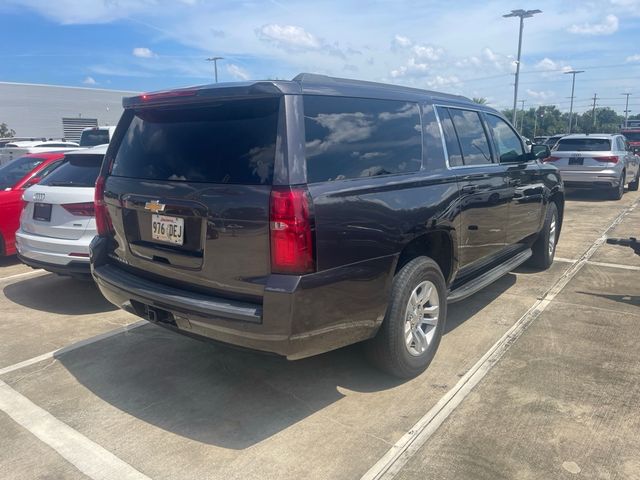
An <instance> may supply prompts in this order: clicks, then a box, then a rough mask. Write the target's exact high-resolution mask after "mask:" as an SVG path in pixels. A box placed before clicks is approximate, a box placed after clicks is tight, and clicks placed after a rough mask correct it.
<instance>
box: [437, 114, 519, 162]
mask: <svg viewBox="0 0 640 480" xmlns="http://www.w3.org/2000/svg"><path fill="white" fill-rule="evenodd" d="M432 106H433V111H434V112H435V114H436V120H437V122H438V128H439V129H440V140H441V141H442V148H443V149H444V160H445V164H446V166H447V169H448V170H464V169H469V168H487V167H499V166H501V165H502V164H501V163H500V162H491V163H484V164H482V165H460V166H454V167H452V166H451V164H450V163H449V151H448V150H447V142H446V141H445V139H444V130H443V128H442V122H441V121H440V114H439V113H438V108H439V107H441V108H457V109H458V110H469V111H471V112H476V113H477V114H478V115H479V116H480V121H481V122H482V121H483V119H482V115H481V114H482V113H486V112H485V111H484V110H479V109H476V108H467V107H458V106H451V105H444V104H441V103H433V104H432ZM495 116H497V115H495ZM498 118H500V117H498ZM483 128H484V125H483ZM487 133H488V132H486V131H485V136H486V135H487ZM518 137H520V135H518ZM489 141H490V138H488V137H487V145H488V146H489V150H490V152H492V148H491V144H490V143H489ZM520 143H522V139H520ZM523 150H524V148H523Z"/></svg>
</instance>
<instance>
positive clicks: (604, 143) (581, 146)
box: [554, 138, 611, 152]
mask: <svg viewBox="0 0 640 480" xmlns="http://www.w3.org/2000/svg"><path fill="white" fill-rule="evenodd" d="M554 150H556V151H558V152H597V151H603V150H611V141H610V140H608V139H606V138H563V139H561V140H559V141H558V143H557V144H556V146H555V148H554Z"/></svg>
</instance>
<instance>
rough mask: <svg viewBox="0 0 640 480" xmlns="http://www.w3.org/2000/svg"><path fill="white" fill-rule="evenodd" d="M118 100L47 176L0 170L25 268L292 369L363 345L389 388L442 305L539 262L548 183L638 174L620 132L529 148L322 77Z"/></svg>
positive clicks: (475, 117) (559, 204)
mask: <svg viewBox="0 0 640 480" xmlns="http://www.w3.org/2000/svg"><path fill="white" fill-rule="evenodd" d="M124 107H125V110H124V113H123V115H122V118H121V121H120V123H119V126H118V127H117V129H115V131H112V130H110V131H108V132H104V131H91V132H90V133H88V134H87V136H86V138H87V140H86V141H87V142H88V141H89V140H88V139H89V138H99V139H101V140H104V139H105V138H106V139H108V140H109V141H110V144H109V146H108V147H107V146H98V147H94V148H91V149H85V150H75V151H71V152H66V153H65V154H48V155H50V156H51V157H50V158H48V159H47V160H48V161H49V162H55V161H58V162H59V165H56V166H57V167H59V168H56V169H55V170H53V172H52V173H50V172H46V173H49V174H48V175H43V174H42V173H41V172H42V168H46V166H44V167H39V165H41V164H42V162H44V161H45V160H42V161H41V163H40V164H38V167H36V166H34V167H31V169H28V168H27V165H26V163H28V162H29V161H32V162H35V160H32V159H33V158H34V156H33V155H27V156H24V157H21V158H20V159H18V160H14V161H13V162H11V163H9V164H8V165H7V166H6V167H4V168H2V169H0V179H1V178H3V175H4V169H6V168H9V167H13V166H14V165H16V167H14V168H17V165H19V164H21V163H25V167H24V169H23V170H24V171H22V170H21V172H22V176H20V177H19V175H18V174H17V173H16V174H15V175H14V177H15V181H14V183H11V184H10V186H9V187H8V188H9V190H8V192H4V193H9V192H13V191H14V189H15V192H14V195H15V198H20V197H22V199H23V205H24V208H21V218H20V224H19V225H18V224H17V222H16V224H15V225H14V227H9V230H10V229H11V228H13V232H16V230H17V233H16V240H15V245H16V246H17V251H18V255H19V258H20V259H21V260H22V261H23V262H24V263H26V264H28V265H31V266H33V267H35V268H45V269H47V270H49V271H52V272H56V273H62V274H68V275H69V274H70V275H78V276H86V275H87V273H89V272H91V275H92V276H93V279H94V280H95V282H96V283H97V285H98V287H99V288H100V290H101V291H102V293H103V294H104V296H105V297H106V298H107V299H108V300H109V301H111V302H112V303H113V304H115V305H117V306H118V307H120V308H123V309H125V310H127V311H129V312H131V313H133V314H136V315H138V316H141V317H143V318H146V319H148V320H149V321H152V322H154V323H156V324H158V325H161V326H163V327H165V328H168V329H171V330H173V331H175V332H177V333H182V334H187V335H190V336H196V337H201V338H207V339H212V340H216V341H220V342H223V343H227V344H232V345H236V346H240V347H244V348H249V349H254V350H260V351H265V352H271V353H276V354H279V355H284V356H286V357H287V358H290V359H298V358H303V357H307V356H310V355H315V354H318V353H322V352H326V351H329V350H332V349H335V348H338V347H341V346H344V345H348V344H351V343H355V342H361V341H362V342H365V343H366V345H367V352H368V355H369V357H370V358H371V360H372V361H373V362H374V363H375V364H376V365H378V366H379V367H380V368H381V369H383V370H385V371H387V372H389V373H391V374H393V375H396V376H399V377H405V378H406V377H412V376H415V375H417V374H419V373H420V372H421V371H423V370H424V369H425V368H427V366H428V365H429V363H430V362H431V360H432V358H433V356H434V355H435V352H436V350H437V348H438V345H439V342H440V338H441V336H442V333H443V331H444V326H445V322H446V315H447V305H448V304H449V303H453V302H456V301H460V300H463V299H465V298H467V297H468V296H470V295H472V294H473V293H475V292H477V291H479V290H480V289H482V288H484V287H486V286H487V285H489V284H490V283H491V282H493V281H495V280H497V279H498V278H500V277H501V276H503V275H505V274H506V273H508V272H509V271H511V270H513V269H514V268H516V267H518V266H519V265H521V264H524V263H527V264H529V265H530V266H532V267H534V268H538V269H547V268H549V267H550V266H551V264H552V262H553V259H554V255H555V248H556V244H557V241H558V238H559V235H560V232H561V229H562V220H563V216H564V187H565V183H566V184H567V185H571V186H583V185H587V184H588V185H596V186H604V187H606V188H608V189H609V190H610V192H611V196H612V197H613V198H619V197H620V196H621V195H622V192H623V191H624V186H625V184H628V185H629V189H631V190H634V189H637V188H638V177H639V175H640V168H639V164H638V160H640V159H639V158H638V157H637V156H635V155H633V154H632V153H631V152H629V150H628V146H627V144H626V143H625V141H624V137H622V136H621V135H571V136H562V138H558V139H556V140H553V137H551V138H549V139H546V140H545V142H546V144H545V145H540V144H534V145H528V144H527V142H526V141H525V139H523V137H521V136H520V135H519V134H518V133H517V131H516V130H515V129H514V128H513V127H512V126H511V125H510V124H509V122H508V121H507V120H506V119H505V118H504V117H503V116H502V115H501V114H500V113H499V112H497V111H495V110H493V109H492V108H490V107H487V106H484V105H478V104H476V103H474V102H472V101H471V100H469V99H467V98H464V97H461V96H454V95H447V94H442V93H437V92H429V91H421V90H417V89H411V88H404V87H398V86H390V85H383V84H375V83H370V82H358V81H354V80H345V79H336V78H331V77H325V76H317V75H308V74H302V75H299V76H298V77H296V78H295V79H294V80H292V81H280V80H278V81H265V82H253V83H249V82H247V83H242V84H225V85H209V86H204V87H194V88H188V89H179V90H173V91H165V92H157V93H151V94H145V95H141V96H138V97H132V98H129V99H125V101H124ZM105 135H108V136H106V137H105ZM558 140H559V141H558ZM95 141H98V140H95ZM551 142H553V143H551ZM549 145H552V146H553V149H550V147H549ZM56 155H58V156H56ZM23 159H24V160H23ZM47 165H53V163H49V164H47ZM37 168H41V169H40V170H37ZM7 172H9V170H7ZM7 176H8V175H7ZM18 177H19V178H18ZM44 177H46V178H44ZM563 177H564V179H565V182H564V183H563V180H562V178H563ZM12 178H13V177H12ZM29 179H31V185H33V186H31V187H30V188H28V189H26V190H24V187H26V186H29V185H30V184H29ZM34 179H38V181H33V180H34ZM7 185H9V183H7ZM94 185H95V188H94ZM21 205H22V204H21ZM3 235H4V233H3ZM7 236H8V233H7ZM12 248H14V250H15V247H12ZM14 250H8V249H7V248H6V247H5V251H6V252H10V251H14ZM327 305H331V306H332V307H331V308H327Z"/></svg>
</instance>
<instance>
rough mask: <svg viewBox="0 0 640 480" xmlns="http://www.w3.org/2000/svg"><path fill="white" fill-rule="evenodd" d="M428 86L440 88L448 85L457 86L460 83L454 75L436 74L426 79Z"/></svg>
mask: <svg viewBox="0 0 640 480" xmlns="http://www.w3.org/2000/svg"><path fill="white" fill-rule="evenodd" d="M426 84H427V87H428V88H442V87H449V86H459V85H461V82H460V79H459V78H458V77H457V76H455V75H445V76H442V75H436V76H435V77H431V78H429V79H427V81H426Z"/></svg>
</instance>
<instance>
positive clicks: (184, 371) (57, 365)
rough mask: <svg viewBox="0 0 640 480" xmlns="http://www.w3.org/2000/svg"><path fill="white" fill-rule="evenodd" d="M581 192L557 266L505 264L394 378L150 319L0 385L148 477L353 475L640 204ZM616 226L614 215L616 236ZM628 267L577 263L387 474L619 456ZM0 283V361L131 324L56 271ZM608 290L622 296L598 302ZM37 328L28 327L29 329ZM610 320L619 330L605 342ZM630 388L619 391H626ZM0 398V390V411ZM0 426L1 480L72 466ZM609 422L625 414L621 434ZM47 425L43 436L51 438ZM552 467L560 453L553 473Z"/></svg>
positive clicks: (350, 360)
mask: <svg viewBox="0 0 640 480" xmlns="http://www.w3.org/2000/svg"><path fill="white" fill-rule="evenodd" d="M582 195H583V196H581V197H578V198H577V199H571V200H569V201H568V202H567V214H566V220H565V227H564V229H563V233H562V237H561V240H560V244H559V247H558V248H559V251H558V255H559V256H560V257H564V259H565V261H558V262H556V263H555V264H554V265H553V267H552V268H551V269H550V270H549V271H547V272H542V273H536V272H532V271H529V270H527V269H520V270H518V271H517V272H515V273H511V274H509V275H507V276H505V277H504V278H502V279H501V280H500V281H498V282H496V283H495V284H494V285H492V286H490V287H489V288H487V289H485V290H484V291H482V292H480V293H478V294H476V295H474V296H473V297H471V298H469V299H467V300H465V301H464V302H461V303H459V304H454V305H452V306H451V307H450V311H449V320H448V324H447V329H446V333H445V336H444V337H443V340H442V344H441V346H440V350H439V352H438V354H437V355H436V358H435V360H434V362H433V364H432V365H431V366H430V368H429V369H428V370H427V371H426V372H425V373H424V374H423V375H421V376H420V377H418V378H416V379H414V380H411V381H406V382H401V381H396V380H392V379H390V378H388V377H386V376H384V375H382V374H380V373H378V372H376V371H375V370H373V369H372V368H370V367H369V366H368V365H367V363H366V362H365V361H364V360H363V358H362V355H361V349H360V347H359V346H357V345H356V346H352V347H348V348H344V349H341V350H338V351H335V352H331V353H328V354H325V355H321V356H318V357H314V358H310V359H306V360H301V361H297V362H287V361H286V360H283V359H280V358H277V357H269V356H262V355H258V354H254V353H247V352H241V351H236V350H230V349H227V348H223V347H220V346H216V345H212V344H208V343H202V342H199V341H196V340H192V339H189V338H186V337H180V336H177V335H174V334H172V333H171V332H166V331H165V330H163V329H161V328H159V327H155V326H152V325H145V326H142V327H139V328H136V329H134V330H131V331H127V332H126V333H122V334H118V335H114V336H111V337H109V338H106V339H103V340H100V341H96V342H93V343H89V344H87V345H84V346H82V347H80V348H76V349H73V350H69V351H65V352H61V353H58V354H56V355H55V356H54V358H52V359H48V360H47V361H42V362H37V363H34V364H32V365H29V366H26V367H24V368H20V369H16V370H13V371H10V372H7V373H5V374H3V375H0V380H1V381H2V382H4V383H5V385H6V388H7V389H8V390H6V391H8V392H13V393H11V395H17V396H20V398H24V399H25V400H26V401H27V402H29V403H30V404H31V405H33V407H34V408H39V409H43V411H45V412H48V413H49V414H51V415H53V417H55V419H57V421H58V422H60V425H64V426H68V427H70V428H71V429H73V430H74V431H75V432H76V433H77V438H76V441H78V442H80V443H81V444H82V442H86V443H88V444H89V443H90V444H92V445H97V446H99V447H100V448H102V449H104V450H105V451H106V452H109V453H111V454H113V455H115V456H116V458H118V459H120V460H121V461H124V462H126V464H128V465H130V466H131V469H132V471H133V472H134V474H135V472H138V473H140V475H142V474H144V475H146V476H148V477H150V478H154V479H164V478H172V479H173V478H178V479H179V478H225V479H226V478H243V479H251V478H256V479H257V478H260V479H269V478H291V479H294V478H295V479H297V478H344V479H352V478H358V477H360V476H361V475H362V474H364V473H365V472H366V471H367V470H368V469H369V468H370V467H371V466H372V465H374V464H375V463H376V462H377V461H378V459H380V457H381V456H383V455H384V454H385V453H386V452H388V451H389V449H390V448H391V447H392V446H393V445H394V443H395V442H397V441H398V439H400V438H401V437H402V436H403V435H405V434H406V433H407V432H408V431H409V430H411V429H412V427H413V426H414V424H415V423H416V422H417V421H418V420H419V419H420V418H421V417H422V416H423V415H424V414H425V413H426V412H427V411H429V410H430V409H431V408H432V407H433V406H435V405H436V404H437V403H438V402H439V401H440V400H441V399H442V398H443V396H444V395H445V394H446V393H447V392H448V391H450V389H452V387H453V386H454V385H455V384H456V383H457V382H458V381H459V380H460V378H461V377H463V376H464V375H465V374H466V373H467V372H468V371H469V370H470V369H472V367H473V366H474V364H476V362H478V360H479V359H480V358H481V357H483V355H484V354H485V352H487V351H488V350H489V349H490V348H491V347H492V346H493V345H494V344H495V342H496V341H497V340H498V339H500V338H501V337H502V336H503V335H504V334H505V332H507V330H509V329H510V328H511V327H512V326H513V325H514V324H515V323H516V322H518V320H519V319H520V318H521V317H523V315H524V314H525V312H527V311H528V310H529V309H530V307H531V306H532V305H534V304H535V303H536V302H537V301H538V300H539V299H540V298H542V297H544V296H545V294H546V293H547V292H548V291H549V289H550V288H551V287H552V286H553V285H554V284H555V283H556V282H557V281H558V280H559V279H561V278H563V275H565V274H566V272H567V271H568V269H570V268H571V266H572V263H571V262H570V261H569V260H574V259H576V258H579V257H580V256H581V255H582V254H583V253H584V252H585V251H586V250H587V249H588V248H589V246H591V245H592V244H593V242H594V241H595V240H596V239H598V237H600V235H602V233H603V232H604V230H605V229H606V228H607V226H608V225H610V224H611V222H612V221H613V220H614V219H615V218H616V216H617V215H619V214H620V213H621V212H622V211H623V210H624V209H625V207H627V206H629V205H631V203H632V202H634V201H635V200H636V199H638V198H639V195H638V194H637V193H629V194H626V195H625V197H624V198H623V200H622V201H620V202H607V201H602V200H598V201H597V202H596V201H593V199H592V198H590V197H589V196H588V195H587V196H584V194H582ZM633 214H634V215H635V212H633ZM629 218H631V217H629ZM585 224H586V225H588V227H584V226H583V225H585ZM627 225H628V219H626V218H625V220H624V221H623V223H622V224H621V225H620V226H619V228H627ZM600 248H601V249H602V248H609V247H608V246H606V247H600ZM618 248H623V247H618ZM625 250H626V249H625ZM599 251H600V249H599V250H598V251H596V254H597V253H598V252H599ZM561 252H562V253H561ZM593 258H595V255H594V256H593ZM633 275H637V272H635V271H632V270H625V269H620V268H611V267H603V266H600V265H596V264H585V265H584V266H583V267H582V270H580V271H579V272H578V274H577V275H576V276H575V277H574V278H573V280H572V281H571V282H569V284H568V285H567V286H566V287H565V289H564V290H563V291H562V292H560V294H559V295H558V296H557V297H556V298H555V300H554V301H553V302H551V304H550V306H549V308H548V309H547V310H546V311H545V312H544V313H543V314H542V315H541V316H540V317H539V318H537V320H536V321H535V322H534V323H533V324H532V326H531V327H530V328H529V329H528V330H526V331H525V332H524V334H523V335H522V337H520V339H519V340H518V341H517V342H515V344H514V346H512V347H511V350H509V351H508V352H507V354H506V355H505V356H504V357H503V360H501V361H500V362H498V364H497V366H496V367H494V369H493V370H491V371H490V373H489V374H488V376H487V377H486V378H485V379H484V380H483V381H482V382H481V383H480V384H479V385H478V386H477V387H476V389H475V390H473V391H472V392H471V394H470V395H469V396H468V397H467V398H466V399H465V400H464V401H463V402H462V403H461V405H460V406H459V407H458V409H457V410H455V411H453V413H451V416H450V417H449V419H448V420H447V421H445V423H444V424H443V426H442V427H441V428H440V430H437V431H436V433H435V434H434V435H433V437H431V438H430V439H429V440H428V441H427V443H426V444H425V445H424V448H425V450H422V449H420V450H419V451H418V452H417V454H416V455H415V456H414V457H413V458H412V459H411V460H410V461H409V463H407V464H406V465H405V468H404V470H402V471H401V473H400V475H401V476H404V477H406V478H425V477H426V476H427V475H428V476H429V477H433V478H438V477H439V476H440V477H442V478H513V477H518V476H519V475H520V472H524V473H522V477H523V478H527V477H526V476H525V474H526V473H527V471H530V472H531V473H532V476H536V478H541V477H545V476H546V478H561V475H562V472H564V471H566V469H569V470H571V469H573V468H574V465H573V464H572V463H571V462H574V463H575V464H576V466H577V467H579V468H581V469H583V470H584V469H587V468H589V465H597V462H598V461H599V460H597V459H598V458H601V457H600V456H601V455H604V454H605V453H606V452H607V450H606V448H605V444H606V441H607V440H609V443H611V444H612V445H614V446H615V447H618V448H620V449H621V450H620V451H621V452H630V450H629V448H630V447H629V446H630V441H631V440H632V439H633V438H634V437H633V435H632V432H633V430H631V428H632V427H635V428H636V431H637V427H638V425H637V417H634V416H633V413H629V412H632V410H631V408H633V407H636V410H638V408H637V407H638V404H637V398H638V396H637V393H638V392H637V389H638V385H637V380H635V379H636V378H637V374H638V370H637V368H638V367H637V364H638V357H637V353H633V352H628V350H629V349H630V346H631V345H632V342H635V343H636V344H637V335H638V334H637V332H633V331H632V324H633V323H634V321H636V324H637V320H638V316H637V314H636V313H634V308H636V307H637V298H638V295H640V292H639V291H638V287H637V286H634V284H633V282H632V281H631V279H632V278H634V277H633ZM598 279H599V280H598ZM25 282H26V283H25ZM29 282H30V283H29ZM9 287H11V288H9ZM34 290H35V292H36V294H34V293H33V292H34ZM3 292H4V295H3V296H2V297H1V298H0V302H1V303H0V308H2V309H3V310H5V312H7V315H5V316H4V319H5V320H4V321H3V322H2V323H1V328H2V329H1V330H0V339H1V341H2V343H3V345H4V344H5V343H6V344H8V345H10V346H11V347H10V349H9V350H10V351H9V352H8V353H5V349H3V350H2V355H3V357H2V358H1V359H2V361H3V362H4V365H8V364H13V363H17V362H20V361H22V360H24V359H25V358H27V357H28V356H29V355H31V356H35V355H38V354H41V353H43V352H46V351H49V350H51V349H53V348H57V347H59V346H63V344H64V342H73V341H76V340H78V339H80V338H83V337H85V338H86V337H88V336H91V335H95V334H96V333H101V332H104V331H106V330H108V329H109V328H110V325H109V324H110V323H112V324H113V325H111V326H116V325H123V324H125V323H126V322H133V321H136V319H135V318H134V317H132V316H129V315H127V314H124V313H121V312H117V311H111V310H109V308H110V307H109V306H108V305H107V304H106V303H105V302H104V301H102V300H100V298H99V297H97V295H98V293H97V291H96V290H95V289H94V287H93V286H92V285H91V284H79V283H77V282H75V281H73V280H70V279H66V280H65V279H61V278H58V277H54V276H51V275H43V276H35V277H33V278H31V277H30V278H28V279H26V280H25V279H16V280H13V281H9V282H5V284H4V290H3ZM92 292H93V293H92ZM620 292H621V294H622V295H623V298H622V297H621V298H617V297H615V295H618V294H619V293H620ZM627 297H628V298H627ZM74 298H75V300H74ZM61 299H63V300H64V301H61ZM629 299H630V300H629ZM74 302H75V303H74ZM634 302H635V303H634ZM61 305H66V306H61ZM74 305H75V306H74ZM50 312H53V313H50ZM7 319H10V322H7ZM16 322H22V323H20V328H15V326H14V328H11V326H7V325H6V324H7V323H14V324H15V323H16ZM48 323H51V326H49V327H48V329H44V330H42V331H41V332H40V334H36V333H31V332H37V331H38V329H42V324H45V325H46V324H48ZM618 328H620V329H622V331H623V332H624V333H625V335H621V336H616V335H615V333H616V331H617V329H618ZM634 335H635V336H634ZM14 337H15V338H14ZM43 343H47V346H43V345H42V344H43ZM611 349H614V350H615V351H613V352H610V354H609V356H607V355H608V354H607V352H609V350H611ZM633 355H635V357H634V356H633ZM632 362H635V364H634V363H632ZM592 366H593V368H592ZM633 375H635V376H633ZM632 380H633V381H635V382H636V384H635V387H633V385H631V386H629V385H628V383H629V382H630V381H632ZM0 385H2V383H1V382H0ZM625 385H626V386H627V388H628V389H629V390H630V392H633V391H634V390H633V388H635V389H636V390H635V392H636V396H635V397H631V396H628V395H627V394H626V393H624V394H623V393H621V392H623V390H624V388H625ZM609 386H610V387H611V388H609ZM602 392H605V393H608V392H610V393H612V395H610V396H606V395H603V393H602ZM625 395H626V396H625ZM22 396H24V397H22ZM634 398H635V400H634ZM3 400H4V399H3V397H2V395H1V394H0V405H2V404H3V403H2V402H3ZM634 402H635V403H634ZM5 403H6V402H5ZM576 405H577V406H576ZM580 406H581V408H582V410H580V408H578V407H580ZM7 408H8V407H7ZM617 408H619V409H617ZM12 412H13V410H12ZM474 412H475V415H474ZM0 415H1V413H0ZM12 418H13V417H12ZM14 420H15V419H14ZM14 420H11V419H9V418H7V417H0V428H2V431H3V432H5V431H6V432H9V438H8V440H5V441H8V442H9V443H10V444H11V449H9V451H10V452H14V453H13V454H11V455H10V454H9V453H7V452H2V453H0V471H3V472H8V474H7V476H8V477H10V478H11V477H16V478H18V477H37V476H38V475H40V473H41V472H44V471H48V469H51V471H52V472H54V473H55V474H54V477H55V478H76V477H78V475H79V472H80V471H85V470H82V469H83V466H82V465H78V464H77V463H75V462H74V460H73V455H67V454H65V453H64V452H65V450H64V448H63V447H65V445H51V442H50V441H48V440H47V439H46V438H44V437H38V438H41V440H38V439H36V437H35V436H33V434H36V435H38V432H33V431H32V430H30V428H32V427H30V426H29V425H27V426H20V425H18V424H16V423H12V422H14ZM579 421H583V422H584V423H583V424H579ZM622 421H627V422H628V425H626V426H624V428H622V426H621V424H619V422H622ZM3 422H4V423H7V424H8V426H7V428H6V429H5V428H3V427H2V425H4V423H3ZM572 422H573V423H572ZM589 422H590V423H589ZM616 422H618V423H616ZM634 422H636V423H634ZM60 425H58V427H55V426H54V427H51V428H53V429H54V430H53V431H54V432H55V428H60ZM616 426H618V427H620V428H619V430H618V433H616V432H615V431H614V427H616ZM579 427H580V428H579ZM598 429H600V430H598ZM28 432H31V433H28ZM586 434H592V436H593V439H594V441H593V442H591V444H593V448H594V449H593V452H595V453H596V454H597V455H595V456H594V460H593V461H591V463H589V461H588V448H587V447H588V446H589V445H590V443H589V442H586V441H585V439H587V438H590V437H588V436H585V435H586ZM616 435H618V436H619V437H620V438H617V437H616ZM614 437H616V438H614ZM471 439H473V441H472V440H471ZM612 440H615V441H612ZM580 442H583V443H580ZM34 445H35V446H36V447H34ZM428 445H436V446H439V447H440V448H436V447H434V448H435V449H430V448H427V446H428ZM532 445H533V446H534V447H531V446H532ZM571 445H576V446H575V447H571ZM2 446H3V444H1V443H0V449H2ZM67 446H68V445H67ZM527 446H528V447H529V450H527ZM579 447H580V448H582V450H580V448H579ZM31 448H37V449H39V450H42V451H43V452H44V453H43V454H42V456H41V459H40V460H38V461H35V460H33V459H30V456H29V454H27V453H24V450H25V449H31ZM56 451H57V452H58V453H61V454H58V453H55V452H56ZM434 451H435V452H437V453H438V455H436V456H434V455H433V452H434ZM609 451H612V450H609ZM511 453H514V455H516V457H514V458H511ZM585 455H586V457H585ZM602 458H604V457H602ZM560 459H561V460H562V461H561V462H560V467H561V468H560V470H557V469H555V467H556V466H557V465H556V463H557V461H559V460H560ZM562 462H567V463H566V465H565V467H564V469H562V468H563V467H562ZM612 462H613V461H610V462H609V463H606V462H604V460H603V461H602V465H603V468H610V469H611V471H613V472H623V471H624V470H623V467H624V468H627V469H628V468H631V467H633V463H628V464H626V466H625V464H624V462H622V461H620V462H618V463H617V464H613V463H612ZM538 464H539V465H540V466H539V467H538ZM71 465H74V466H71ZM107 465H108V464H107ZM70 466H71V467H70ZM447 467H448V468H449V471H445V470H446V468H447ZM454 467H455V468H454ZM527 468H528V469H529V470H527ZM557 471H559V472H560V473H559V474H557V475H555V473H556V472H557ZM602 471H604V470H602ZM455 472H457V473H458V475H454V474H453V473H455ZM478 472H479V473H478ZM513 472H516V473H515V474H514V473H513ZM541 472H543V473H544V474H541ZM548 472H554V474H553V475H549V474H547V473H548ZM85 473H86V471H85ZM103 474H104V475H105V476H103V477H96V476H95V475H90V477H91V478H114V477H113V476H109V470H108V468H107V469H106V470H104V471H103ZM490 474H493V476H491V475H490ZM482 475H485V476H484V477H483V476H482ZM80 477H81V476H80ZM622 477H624V476H622ZM132 478H134V477H132ZM135 478H139V477H135ZM624 478H630V477H629V476H627V477H624Z"/></svg>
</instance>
